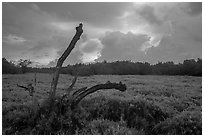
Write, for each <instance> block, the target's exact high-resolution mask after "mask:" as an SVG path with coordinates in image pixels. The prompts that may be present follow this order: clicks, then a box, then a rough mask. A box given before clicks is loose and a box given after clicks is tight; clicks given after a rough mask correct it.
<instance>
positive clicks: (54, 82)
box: [50, 23, 83, 100]
mask: <svg viewBox="0 0 204 137" xmlns="http://www.w3.org/2000/svg"><path fill="white" fill-rule="evenodd" d="M82 26H83V25H82V23H80V24H79V26H78V27H76V34H75V35H74V37H73V39H72V40H71V42H70V44H69V46H68V48H67V49H66V50H65V52H64V53H63V54H62V56H61V57H60V58H59V59H58V61H57V66H56V68H55V72H54V74H53V79H52V83H51V89H50V99H51V100H52V99H53V98H54V97H55V93H56V88H57V83H58V79H59V74H60V69H61V67H62V64H63V63H64V61H65V59H66V58H67V57H68V55H69V54H70V53H71V51H72V50H73V49H74V47H75V44H76V42H77V41H78V40H79V39H80V36H81V34H82V33H83V29H82Z"/></svg>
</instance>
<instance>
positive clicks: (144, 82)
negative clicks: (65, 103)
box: [2, 73, 202, 134]
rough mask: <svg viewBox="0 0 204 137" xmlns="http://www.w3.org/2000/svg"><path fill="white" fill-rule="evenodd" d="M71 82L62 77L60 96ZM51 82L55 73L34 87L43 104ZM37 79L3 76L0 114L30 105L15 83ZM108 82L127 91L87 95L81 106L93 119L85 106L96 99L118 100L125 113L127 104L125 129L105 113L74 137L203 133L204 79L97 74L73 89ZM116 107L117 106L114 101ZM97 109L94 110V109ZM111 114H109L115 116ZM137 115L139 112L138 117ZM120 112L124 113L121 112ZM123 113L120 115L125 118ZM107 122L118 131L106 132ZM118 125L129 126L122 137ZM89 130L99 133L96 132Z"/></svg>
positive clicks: (39, 76)
mask: <svg viewBox="0 0 204 137" xmlns="http://www.w3.org/2000/svg"><path fill="white" fill-rule="evenodd" d="M72 79H73V77H72V76H70V75H60V78H59V82H58V87H57V95H62V94H63V93H66V89H67V88H68V87H69V85H70V84H71V81H72ZM51 80H52V75H51V74H37V83H36V86H34V87H35V91H36V93H35V94H36V96H37V98H38V101H39V102H41V101H42V100H44V99H45V98H47V97H48V94H49V90H50V85H51ZM33 81H34V74H33V73H28V74H18V75H4V74H3V76H2V108H3V109H2V110H6V109H8V108H9V107H12V106H18V105H28V104H32V98H31V97H30V96H29V94H28V92H27V91H25V90H24V89H22V88H19V87H17V84H19V85H24V86H26V85H27V84H29V83H34V82H33ZM107 81H111V82H120V81H121V82H122V83H125V84H126V86H127V90H126V91H125V92H120V91H116V90H104V91H97V92H96V93H93V94H91V95H89V96H87V97H86V98H85V99H84V100H83V102H86V101H87V102H86V103H81V104H80V105H81V108H83V109H86V111H87V112H88V111H89V113H88V114H90V115H89V117H90V116H93V117H94V115H91V114H92V110H90V108H89V106H87V104H89V103H90V102H94V101H93V100H96V101H95V103H96V102H97V101H99V102H97V104H98V105H99V106H100V104H103V103H104V102H103V101H102V102H100V101H101V100H100V99H105V100H112V101H113V100H114V101H116V104H117V102H119V103H118V104H117V105H116V106H117V107H119V108H121V111H122V110H123V111H126V108H123V106H122V104H124V102H128V103H129V106H130V107H129V106H128V112H127V113H126V112H124V115H125V116H124V117H123V118H122V123H123V122H124V123H125V125H126V126H124V125H123V124H122V126H121V119H120V120H117V119H114V118H113V119H111V116H110V114H108V116H107V114H104V115H103V114H101V115H103V116H98V115H97V116H96V117H95V118H91V119H89V120H90V121H91V122H90V121H89V125H88V127H87V126H86V127H84V128H82V130H79V131H78V132H77V133H75V134H201V130H202V125H201V124H202V120H201V118H202V117H201V116H202V115H201V111H202V77H191V76H154V75H144V76H141V75H120V76H119V75H96V76H89V77H78V79H77V82H76V84H75V86H74V90H76V89H79V88H81V87H85V86H86V87H91V86H94V85H96V84H103V83H106V82H107ZM110 102H111V101H109V103H105V104H106V105H107V107H109V110H110V109H111V106H108V105H109V104H111V103H110ZM121 102H122V103H121ZM130 102H133V107H131V105H132V104H131V103H130ZM138 102H139V103H138ZM112 104H114V103H113V102H112ZM140 104H141V108H143V105H142V104H144V106H145V109H144V110H143V111H144V112H145V113H144V115H145V116H140V115H139V114H138V113H140V111H139V110H140V107H138V105H140ZM145 104H146V105H145ZM91 105H93V104H91ZM94 107H96V105H95V106H94ZM94 107H93V108H94ZM105 107H106V106H103V108H104V109H106V108H105ZM151 107H152V108H151ZM153 108H155V109H154V111H155V112H153V111H150V109H151V110H152V109H153ZM97 109H99V108H97ZM109 110H107V111H108V113H111V112H109ZM113 110H114V112H113V115H115V114H116V112H115V111H116V110H115V108H113ZM117 110H118V109H117ZM133 110H134V111H133ZM157 110H159V111H157ZM130 111H131V112H130ZM136 112H138V113H137V114H134V113H136ZM156 112H158V113H159V112H161V113H162V114H161V117H164V118H162V120H161V119H160V120H159V121H158V120H157V121H156V120H155V119H156V115H154V113H156ZM8 113H10V112H7V114H8ZM120 113H121V114H122V112H120ZM121 114H120V117H122V116H121ZM134 115H135V117H133V118H134V120H135V121H136V123H130V120H129V121H128V119H130V117H132V116H134ZM149 115H150V116H149ZM114 117H115V116H114ZM3 118H4V115H3ZM141 118H142V120H141ZM149 119H151V120H149ZM154 120H155V121H154ZM86 121H87V119H86ZM139 121H140V122H139ZM152 121H154V123H152ZM114 122H115V123H114ZM118 122H119V123H118ZM90 123H91V124H90ZM107 123H110V125H112V127H113V129H114V132H113V131H112V130H111V132H110V131H107V130H106V128H104V124H107ZM141 123H142V124H141ZM144 123H146V124H144ZM150 123H151V124H150ZM189 123H190V124H189ZM138 124H140V125H141V127H142V128H141V127H138ZM96 125H97V126H96ZM101 125H103V129H104V130H102V131H99V130H98V127H100V126H101ZM119 125H120V126H121V128H125V129H123V131H124V133H119V132H118V130H115V129H116V127H117V126H119ZM176 126H179V127H181V126H183V128H181V129H179V130H178V129H173V128H174V127H176ZM105 127H107V128H109V130H110V129H111V128H110V127H109V124H108V125H106V126H105ZM147 127H148V128H147ZM188 128H189V129H188ZM88 129H89V130H88ZM90 129H95V130H94V131H92V130H90ZM134 129H135V130H134ZM6 130H8V125H7V126H3V133H4V134H9V133H7V132H6ZM147 130H151V132H147ZM136 131H137V132H136ZM16 134H17V133H16Z"/></svg>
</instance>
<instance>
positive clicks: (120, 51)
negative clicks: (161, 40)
mask: <svg viewBox="0 0 204 137" xmlns="http://www.w3.org/2000/svg"><path fill="white" fill-rule="evenodd" d="M147 41H149V37H147V35H142V34H133V33H131V32H129V33H127V34H124V33H121V32H119V31H115V32H108V33H106V35H105V36H104V37H103V38H101V43H102V44H103V45H104V48H103V49H102V52H101V57H100V58H99V60H108V61H116V60H138V61H142V60H143V57H144V52H142V51H141V50H140V48H141V47H142V45H143V44H144V43H145V42H147Z"/></svg>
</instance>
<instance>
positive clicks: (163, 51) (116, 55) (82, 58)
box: [2, 2, 202, 67]
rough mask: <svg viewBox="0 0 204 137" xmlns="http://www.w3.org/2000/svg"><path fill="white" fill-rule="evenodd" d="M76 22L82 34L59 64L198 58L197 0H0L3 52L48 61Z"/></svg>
mask: <svg viewBox="0 0 204 137" xmlns="http://www.w3.org/2000/svg"><path fill="white" fill-rule="evenodd" d="M80 22H82V23H83V24H84V28H83V29H84V32H83V35H82V37H81V39H80V40H79V41H78V42H77V44H76V46H75V48H74V50H73V51H72V52H71V54H70V56H69V57H68V59H67V60H66V61H65V63H64V65H68V64H75V63H89V62H96V61H103V60H107V61H117V60H132V61H145V62H150V63H157V62H158V61H174V62H182V61H183V60H184V59H189V58H201V57H202V3H201V2H188V3H186V2H179V3H166V2H163V3H156V2H154V3H146V2H145V3H129V2H127V3H124V2H122V3H120V2H118V3H116V2H111V3H105V2H103V3H100V2H99V3H92V2H88V3H81V2H77V3H75V2H72V3H70V2H67V3H45V2H42V3H17V2H16V3H9V2H3V4H2V50H3V52H2V56H3V57H6V58H7V59H10V60H18V59H20V58H24V59H31V60H34V61H35V62H38V63H39V64H42V65H44V66H46V65H47V66H48V67H50V66H53V65H55V64H56V61H57V59H58V58H59V57H60V56H61V55H62V53H63V52H64V50H65V49H66V48H67V46H68V44H69V42H70V41H71V39H72V37H73V35H74V34H75V27H76V26H77V25H78V24H79V23H80Z"/></svg>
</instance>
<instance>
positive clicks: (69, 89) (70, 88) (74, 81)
mask: <svg viewBox="0 0 204 137" xmlns="http://www.w3.org/2000/svg"><path fill="white" fill-rule="evenodd" d="M77 77H78V76H77V75H75V76H74V79H73V80H72V84H71V85H70V86H69V87H68V89H67V91H68V92H70V91H71V90H72V89H73V87H74V85H75V83H76V81H77Z"/></svg>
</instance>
